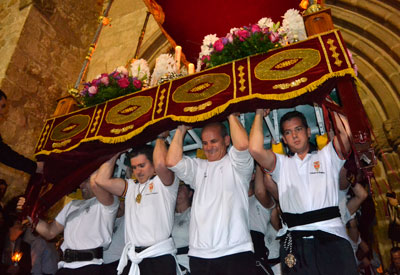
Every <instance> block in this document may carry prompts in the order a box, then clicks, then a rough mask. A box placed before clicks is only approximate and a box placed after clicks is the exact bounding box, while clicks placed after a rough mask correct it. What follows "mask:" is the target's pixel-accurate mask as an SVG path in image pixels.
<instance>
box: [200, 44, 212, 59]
mask: <svg viewBox="0 0 400 275" xmlns="http://www.w3.org/2000/svg"><path fill="white" fill-rule="evenodd" d="M213 49H214V48H213V47H209V46H206V45H202V46H201V52H200V55H201V56H204V55H210V54H211V52H212V51H213Z"/></svg>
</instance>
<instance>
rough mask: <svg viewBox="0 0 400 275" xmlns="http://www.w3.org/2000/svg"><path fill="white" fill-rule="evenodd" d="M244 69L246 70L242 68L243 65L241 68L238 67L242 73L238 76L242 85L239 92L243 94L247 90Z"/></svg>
mask: <svg viewBox="0 0 400 275" xmlns="http://www.w3.org/2000/svg"><path fill="white" fill-rule="evenodd" d="M243 69H244V67H243V66H242V65H240V66H239V67H238V71H239V72H240V73H239V74H238V76H239V78H240V80H239V83H240V88H239V90H240V91H241V92H243V91H244V90H246V86H244V83H245V82H246V80H245V79H244V77H243V76H244V72H243Z"/></svg>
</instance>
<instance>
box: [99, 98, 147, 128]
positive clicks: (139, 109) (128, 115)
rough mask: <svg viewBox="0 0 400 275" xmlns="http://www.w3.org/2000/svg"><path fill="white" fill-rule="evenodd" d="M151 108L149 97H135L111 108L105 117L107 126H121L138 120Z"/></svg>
mask: <svg viewBox="0 0 400 275" xmlns="http://www.w3.org/2000/svg"><path fill="white" fill-rule="evenodd" d="M152 106H153V98H152V97H151V96H136V97H133V98H130V99H127V100H125V101H122V102H121V103H119V104H117V105H115V106H114V107H112V108H111V109H110V110H109V111H108V113H107V115H106V122H107V123H108V124H115V125H122V124H126V123H129V122H132V121H134V120H135V119H138V118H139V117H141V116H142V115H144V114H145V113H147V112H148V111H149V110H150V109H151V107H152Z"/></svg>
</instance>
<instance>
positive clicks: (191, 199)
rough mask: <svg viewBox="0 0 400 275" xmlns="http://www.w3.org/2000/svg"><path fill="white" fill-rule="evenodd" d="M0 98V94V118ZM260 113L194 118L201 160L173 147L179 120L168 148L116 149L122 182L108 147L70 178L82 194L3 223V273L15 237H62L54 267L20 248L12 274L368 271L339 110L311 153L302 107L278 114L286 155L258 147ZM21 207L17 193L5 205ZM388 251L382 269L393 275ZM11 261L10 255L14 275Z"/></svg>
mask: <svg viewBox="0 0 400 275" xmlns="http://www.w3.org/2000/svg"><path fill="white" fill-rule="evenodd" d="M1 104H3V105H4V104H6V96H5V94H4V93H2V94H1V93H0V115H1V116H3V114H4V112H3V110H4V108H5V106H3V107H2V105H1ZM268 113H269V110H264V109H257V110H256V112H255V117H254V121H253V125H252V128H251V131H250V133H249V134H248V133H247V131H246V130H245V128H244V127H243V125H242V124H241V122H240V120H239V118H238V116H237V114H230V115H229V116H228V117H227V122H228V124H227V125H228V126H229V127H228V128H229V129H228V128H227V127H226V126H225V124H223V123H220V122H212V123H209V124H207V125H205V126H204V127H203V128H202V132H201V141H202V146H203V148H202V149H203V151H204V155H205V158H194V157H189V156H186V155H185V154H184V153H183V146H184V139H185V135H186V133H187V131H188V130H189V129H190V127H188V126H186V125H180V126H178V127H177V129H176V131H175V134H174V136H173V139H172V141H171V143H170V144H169V146H168V144H167V142H166V140H167V137H168V135H169V133H168V132H164V133H162V134H160V135H159V136H158V137H157V139H156V140H155V145H154V148H153V147H152V146H149V145H145V146H141V147H137V148H133V150H132V151H129V152H128V153H127V154H128V158H129V160H130V165H131V168H132V173H133V177H132V178H133V179H122V178H115V177H113V171H114V167H115V163H116V160H117V159H118V157H119V156H120V154H116V155H115V156H113V157H112V158H111V159H110V160H108V161H106V162H105V163H103V164H102V165H101V166H100V167H99V168H98V169H97V170H96V171H95V172H94V173H92V174H91V175H90V177H89V178H88V179H87V180H85V181H84V182H83V183H81V185H80V188H81V191H82V196H83V198H84V199H83V200H73V201H71V202H70V203H68V204H67V205H66V206H65V207H64V208H63V209H62V210H61V212H60V213H59V214H58V215H57V217H56V218H55V219H54V220H53V221H51V222H49V221H46V220H39V221H38V222H37V223H33V222H32V220H31V219H30V217H27V221H28V223H29V224H30V228H32V229H33V232H32V231H31V230H30V229H25V228H24V226H23V224H21V222H20V221H19V220H18V219H14V220H13V222H12V223H11V224H10V226H9V227H8V229H7V230H6V231H5V232H6V235H7V237H6V238H5V241H4V240H2V242H1V243H0V248H1V251H2V263H3V266H4V268H5V269H3V272H8V273H10V274H12V273H13V272H14V273H17V272H16V271H15V270H13V269H15V265H14V264H13V262H11V258H10V257H9V256H10V255H12V254H13V253H14V252H15V247H17V246H18V247H20V248H21V249H22V243H23V244H28V246H29V244H30V248H31V251H36V250H39V249H34V247H36V246H37V247H39V246H40V247H41V251H46V253H47V254H50V253H52V255H56V256H58V253H56V252H54V251H55V250H54V249H52V248H53V247H55V246H54V243H55V242H54V240H55V239H56V238H57V237H58V236H60V235H61V234H62V235H63V242H62V245H61V246H60V248H59V249H60V258H59V261H58V263H57V266H56V267H54V265H53V269H47V270H44V269H42V270H41V271H36V270H38V269H35V268H34V261H33V258H34V254H32V253H30V254H29V253H27V252H24V253H25V255H31V256H32V257H30V258H32V259H30V258H28V257H25V258H24V260H25V261H28V262H30V263H31V265H30V268H31V270H30V271H26V270H24V271H23V272H28V273H19V274H30V273H32V274H93V275H94V274H129V275H133V274H142V275H143V274H144V275H146V274H194V275H196V274H201V275H204V274H210V275H211V274H238V275H239V274H240V275H242V274H360V273H362V272H364V273H363V274H374V273H376V268H375V267H374V266H373V264H372V257H367V256H365V255H366V253H361V254H362V256H363V257H361V258H360V257H358V255H359V254H360V253H359V251H360V250H362V247H363V240H362V239H361V237H360V234H359V232H358V227H357V215H356V213H357V211H358V209H359V208H360V205H361V204H362V203H363V201H364V200H365V199H366V197H367V196H368V194H367V192H366V191H365V189H364V187H363V186H362V185H361V184H360V182H361V181H362V178H361V177H358V176H357V175H353V176H352V177H349V171H347V170H346V168H344V167H343V166H344V164H345V162H346V158H347V156H348V155H349V154H350V151H351V148H350V142H349V138H348V137H349V128H348V125H347V124H346V119H345V117H343V116H341V115H339V114H335V116H334V117H333V118H332V119H335V120H338V121H339V120H340V123H336V125H338V134H337V136H334V137H333V138H332V140H331V142H329V143H328V144H327V145H326V146H325V147H324V148H323V149H322V150H317V149H316V148H315V146H313V144H312V143H311V142H310V138H311V130H310V128H309V127H308V124H307V120H306V118H305V117H304V115H303V114H302V113H300V112H297V111H292V112H288V113H286V114H285V115H284V116H283V117H282V118H281V120H280V131H281V134H282V140H283V142H284V143H285V145H286V146H287V149H288V151H287V154H286V155H282V154H278V153H275V152H273V151H272V150H269V149H266V148H264V131H263V120H264V117H265V116H267V115H268ZM228 130H229V131H228ZM0 145H1V147H0V150H2V154H1V160H0V161H1V162H3V163H5V164H7V165H9V166H11V167H14V168H17V169H21V170H23V171H26V172H28V173H34V172H41V169H42V164H41V163H39V164H37V163H35V162H32V161H30V162H29V161H27V160H25V158H24V157H23V156H20V155H19V154H17V153H15V152H14V151H12V149H11V148H9V147H8V146H7V145H6V144H4V143H3V142H2V140H1V138H0ZM3 152H7V154H10V157H8V156H7V157H4V155H3ZM11 155H12V157H11ZM16 163H17V164H16ZM25 165H27V166H26V167H29V168H25ZM24 169H25V170H24ZM1 186H2V184H1V181H0V187H1ZM5 187H7V185H6V186H5ZM349 189H351V194H352V195H351V196H349V195H348V193H350V192H349ZM1 190H2V189H1V188H0V191H1ZM2 194H4V192H3V193H2ZM24 203H25V200H24V198H23V197H21V198H19V200H18V203H17V206H15V204H14V206H11V208H10V209H21V208H23V206H24ZM10 211H11V210H10ZM0 214H4V212H1V213H0ZM0 221H1V219H0ZM1 230H3V227H2V228H1ZM23 232H25V233H24V234H22V233H23ZM21 236H24V237H23V238H21ZM18 239H21V240H20V241H19V240H18ZM37 239H38V241H37V243H38V244H37V245H34V244H33V243H34V242H36V240H37ZM51 240H53V241H51ZM364 244H365V242H364ZM43 247H45V248H43ZM364 247H365V246H364ZM367 249H368V245H367ZM369 249H371V248H369ZM398 252H399V251H398V250H396V249H394V250H393V253H392V258H393V259H396V260H395V261H393V263H394V264H393V265H392V266H391V268H392V269H393V270H394V272H392V273H390V274H398V273H395V272H398V270H399V268H398V267H399V265H398V262H399V261H398V258H399V257H398V254H399V253H398ZM42 254H44V253H42ZM370 254H372V253H370ZM43 257H44V256H43ZM56 259H57V258H56ZM47 262H49V263H50V262H51V260H47ZM52 262H54V261H52ZM396 263H397V264H396ZM22 266H23V264H22V260H21V261H20V262H19V267H20V268H19V269H20V270H19V271H18V272H22ZM28 266H29V265H28ZM396 270H397V271H396ZM40 272H41V273H40ZM371 272H372V273H371ZM2 274H3V273H2Z"/></svg>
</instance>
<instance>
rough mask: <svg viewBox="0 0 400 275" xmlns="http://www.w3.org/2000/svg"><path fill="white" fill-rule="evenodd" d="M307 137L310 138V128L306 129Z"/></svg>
mask: <svg viewBox="0 0 400 275" xmlns="http://www.w3.org/2000/svg"><path fill="white" fill-rule="evenodd" d="M307 136H308V138H310V137H311V128H310V127H308V128H307Z"/></svg>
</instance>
